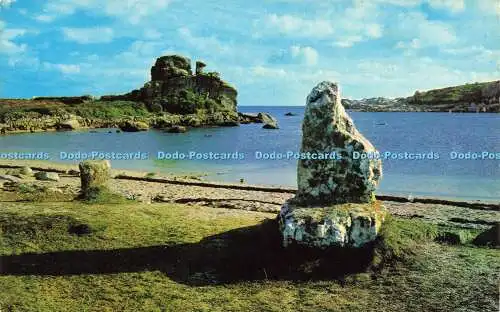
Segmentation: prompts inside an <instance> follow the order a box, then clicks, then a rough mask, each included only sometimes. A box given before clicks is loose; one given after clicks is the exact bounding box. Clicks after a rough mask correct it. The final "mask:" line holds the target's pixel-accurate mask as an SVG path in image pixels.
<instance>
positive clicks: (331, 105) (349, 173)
mask: <svg viewBox="0 0 500 312" xmlns="http://www.w3.org/2000/svg"><path fill="white" fill-rule="evenodd" d="M340 100H341V97H340V91H339V88H338V86H337V85H336V84H334V83H331V82H322V83H320V84H318V85H317V86H316V87H315V88H314V89H313V90H312V92H311V93H310V94H309V96H308V97H307V105H306V110H305V114H304V121H303V123H302V148H301V152H302V153H308V152H310V153H311V154H312V153H317V154H323V155H324V154H328V156H329V157H326V158H327V159H301V160H299V164H298V169H297V182H298V192H297V196H296V197H297V201H300V202H302V203H304V204H307V205H310V204H342V203H369V202H371V201H372V200H373V199H374V191H375V188H376V187H377V185H378V181H379V179H380V178H381V175H382V163H381V161H380V160H379V159H377V160H375V159H369V158H363V157H356V156H362V155H366V156H376V155H377V154H376V150H375V148H374V147H373V145H372V144H371V143H370V142H369V141H368V140H367V139H366V138H365V137H364V136H363V135H362V134H361V133H359V131H358V130H357V129H356V127H355V126H354V123H353V121H352V119H351V118H350V117H349V115H347V113H346V111H345V110H344V107H343V106H342V104H341V101H340ZM333 153H335V154H333ZM330 158H334V159H330Z"/></svg>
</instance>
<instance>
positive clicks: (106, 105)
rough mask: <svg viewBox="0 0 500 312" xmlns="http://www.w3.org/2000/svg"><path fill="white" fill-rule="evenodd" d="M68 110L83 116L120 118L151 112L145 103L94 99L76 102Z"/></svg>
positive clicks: (143, 115) (145, 115)
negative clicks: (86, 101)
mask: <svg viewBox="0 0 500 312" xmlns="http://www.w3.org/2000/svg"><path fill="white" fill-rule="evenodd" d="M68 111H69V112H71V113H73V114H75V115H78V116H81V117H83V118H101V119H107V118H110V119H119V118H123V117H127V116H128V117H133V116H140V117H147V116H149V115H150V114H151V113H150V112H149V111H148V110H147V108H146V106H145V105H144V104H143V103H137V102H130V101H111V102H105V101H94V102H89V103H83V104H76V105H74V106H72V107H70V108H68Z"/></svg>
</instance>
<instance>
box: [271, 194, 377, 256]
mask: <svg viewBox="0 0 500 312" xmlns="http://www.w3.org/2000/svg"><path fill="white" fill-rule="evenodd" d="M384 217H385V208H384V207H382V206H381V205H380V203H378V202H375V203H371V204H359V203H353V204H339V205H330V206H328V205H326V206H324V207H322V206H316V207H314V208H311V207H301V206H296V205H294V204H293V200H292V201H289V202H286V203H285V205H283V207H282V208H281V211H280V215H279V223H280V229H281V233H282V236H283V245H284V246H285V247H286V246H288V245H290V244H293V243H298V244H301V245H307V246H310V247H318V248H325V247H330V246H339V247H361V246H363V245H364V244H366V243H369V242H371V241H373V240H375V239H376V238H377V234H378V233H379V231H380V227H381V225H382V222H383V220H384Z"/></svg>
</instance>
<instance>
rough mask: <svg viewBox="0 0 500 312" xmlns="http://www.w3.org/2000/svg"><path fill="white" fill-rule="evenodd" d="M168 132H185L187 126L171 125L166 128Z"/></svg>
mask: <svg viewBox="0 0 500 312" xmlns="http://www.w3.org/2000/svg"><path fill="white" fill-rule="evenodd" d="M167 132H168V133H184V132H187V128H186V127H184V126H173V127H170V128H169V129H168V130H167Z"/></svg>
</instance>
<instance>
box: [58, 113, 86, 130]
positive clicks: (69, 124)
mask: <svg viewBox="0 0 500 312" xmlns="http://www.w3.org/2000/svg"><path fill="white" fill-rule="evenodd" d="M56 128H57V129H58V130H77V129H80V128H81V125H80V122H79V121H78V119H77V118H76V116H74V117H73V118H70V119H67V120H64V121H62V122H59V123H58V124H57V125H56Z"/></svg>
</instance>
